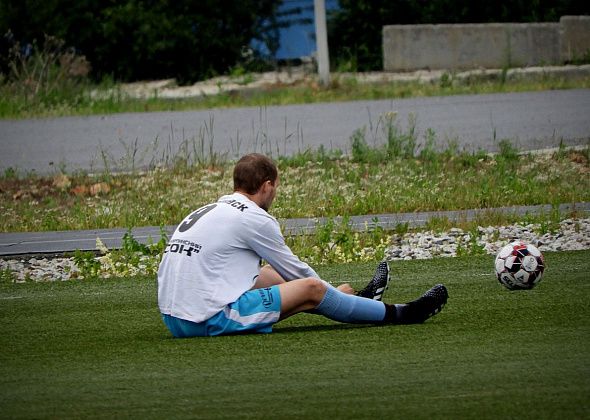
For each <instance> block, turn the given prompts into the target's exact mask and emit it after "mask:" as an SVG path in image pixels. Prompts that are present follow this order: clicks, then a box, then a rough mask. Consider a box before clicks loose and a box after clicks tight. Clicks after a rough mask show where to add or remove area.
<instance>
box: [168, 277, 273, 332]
mask: <svg viewBox="0 0 590 420" xmlns="http://www.w3.org/2000/svg"><path fill="white" fill-rule="evenodd" d="M280 316H281V294H280V292H279V287H278V286H272V287H267V288H264V289H254V290H248V291H247V292H246V293H244V294H243V295H242V296H240V297H239V298H238V300H236V301H235V302H233V303H230V304H229V305H227V306H226V307H225V308H223V309H222V310H221V311H219V312H218V313H217V314H215V315H213V316H212V317H211V318H209V319H208V320H206V321H203V322H192V321H187V320H185V319H180V318H176V317H174V316H171V315H165V314H162V319H163V320H164V324H166V327H168V329H169V330H170V332H171V333H172V335H173V336H174V337H176V338H185V337H208V336H215V335H228V334H239V333H270V332H272V326H273V324H275V323H276V322H278V321H279V317H280Z"/></svg>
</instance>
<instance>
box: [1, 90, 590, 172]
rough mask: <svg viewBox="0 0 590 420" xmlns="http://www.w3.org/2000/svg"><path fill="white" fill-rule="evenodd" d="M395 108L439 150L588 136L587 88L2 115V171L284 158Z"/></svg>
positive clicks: (344, 139)
mask: <svg viewBox="0 0 590 420" xmlns="http://www.w3.org/2000/svg"><path fill="white" fill-rule="evenodd" d="M390 111H394V112H397V121H398V122H399V124H400V127H401V128H402V129H403V130H406V129H407V127H408V121H409V118H410V115H413V116H415V118H416V130H417V134H418V138H419V140H420V141H422V142H423V141H424V136H425V133H426V130H427V129H432V130H434V133H435V136H436V141H437V144H438V145H439V146H440V147H444V146H445V145H446V144H448V142H449V141H453V142H457V144H458V145H459V146H460V147H462V148H468V149H470V150H473V149H485V150H489V151H495V150H497V147H498V142H499V140H501V139H510V140H511V141H512V142H513V143H514V144H515V145H516V146H517V147H519V148H520V149H523V150H534V149H540V148H546V147H556V146H558V145H559V143H560V141H563V142H564V143H565V144H567V145H585V144H587V143H588V139H590V90H589V89H576V90H563V91H544V92H532V93H506V94H489V95H465V96H449V97H433V98H413V99H396V100H379V101H354V102H341V103H326V104H310V105H289V106H272V107H266V108H260V107H250V108H238V109H214V110H206V111H187V112H155V113H137V114H117V115H105V116H92V117H65V118H48V119H32V120H0V171H4V170H5V169H7V168H16V169H18V170H20V171H33V170H34V171H36V172H37V173H51V172H53V171H55V170H56V168H62V167H63V168H65V169H66V170H76V169H84V170H90V171H100V170H102V169H103V168H104V165H105V163H106V164H108V165H109V166H110V167H111V169H115V170H117V169H119V170H125V169H130V168H131V166H132V165H135V167H141V166H145V165H148V164H150V163H155V162H158V161H160V162H165V161H166V160H168V161H170V160H171V159H172V158H173V157H174V156H177V155H178V156H183V155H185V152H183V150H182V146H181V145H182V144H183V142H184V143H186V144H187V145H188V150H190V151H191V153H194V151H195V150H196V153H197V154H198V155H201V154H202V152H201V150H204V153H205V154H207V153H208V151H209V148H210V147H211V148H212V150H214V151H215V152H217V153H227V154H228V155H229V156H230V157H236V156H238V155H241V154H243V153H246V152H251V151H259V152H264V153H270V154H272V155H273V156H277V155H278V154H281V155H284V154H292V153H294V152H297V151H304V150H305V149H307V148H312V149H315V148H317V147H319V146H320V145H323V146H324V147H326V148H327V149H331V148H332V149H335V148H338V149H341V150H344V151H349V150H350V137H351V135H352V134H353V133H354V131H355V130H357V129H362V128H363V127H365V129H366V136H365V137H366V139H367V141H368V142H369V143H372V142H373V141H374V139H375V138H379V136H381V134H380V133H381V129H382V125H381V124H380V123H379V120H380V116H382V115H384V114H385V113H387V112H390ZM381 138H383V137H382V136H381ZM201 145H202V146H203V149H202V148H201Z"/></svg>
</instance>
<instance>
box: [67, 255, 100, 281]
mask: <svg viewBox="0 0 590 420" xmlns="http://www.w3.org/2000/svg"><path fill="white" fill-rule="evenodd" d="M73 259H74V262H75V263H76V266H77V267H78V270H79V271H80V277H81V278H84V279H92V278H97V277H98V275H99V274H100V262H99V261H98V260H97V259H96V256H95V255H94V253H93V252H91V251H80V250H76V251H75V252H74V255H73Z"/></svg>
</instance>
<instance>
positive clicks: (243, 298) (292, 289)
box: [158, 153, 448, 337]
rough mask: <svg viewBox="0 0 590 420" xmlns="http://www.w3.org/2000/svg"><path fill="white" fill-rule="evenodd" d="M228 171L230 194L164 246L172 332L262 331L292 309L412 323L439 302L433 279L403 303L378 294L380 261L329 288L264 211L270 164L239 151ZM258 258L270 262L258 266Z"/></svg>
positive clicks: (165, 300) (442, 298)
mask: <svg viewBox="0 0 590 420" xmlns="http://www.w3.org/2000/svg"><path fill="white" fill-rule="evenodd" d="M233 178H234V192H233V194H230V195H226V196H223V197H221V198H220V199H219V200H218V201H217V202H215V203H211V204H209V205H206V206H204V207H201V208H199V209H198V210H196V211H194V212H193V213H191V214H190V215H188V216H187V217H186V218H185V219H184V220H183V221H182V222H181V223H180V224H179V225H178V227H177V228H176V230H175V232H174V234H173V235H172V237H171V239H170V241H169V243H168V245H167V247H166V250H165V252H164V256H163V258H162V261H161V263H160V267H159V270H158V306H159V309H160V312H161V314H162V319H163V321H164V323H165V325H166V326H167V327H168V329H169V330H170V332H171V333H172V335H173V336H174V337H195V336H215V335H226V334H235V333H245V332H257V333H269V332H271V331H272V326H273V325H274V324H275V323H277V322H278V321H280V320H282V319H285V318H287V317H289V316H292V315H295V314H297V313H299V312H313V313H315V314H320V315H323V316H325V317H327V318H330V319H332V320H336V321H339V322H346V323H363V324H375V325H385V324H415V323H422V322H424V321H425V320H426V319H428V318H430V317H431V316H433V315H435V314H436V313H438V312H439V311H440V310H441V309H442V308H443V306H444V305H445V303H446V302H447V297H448V294H447V290H446V288H445V287H444V286H443V285H440V284H439V285H436V286H434V287H433V288H432V289H430V290H429V291H427V292H426V293H425V294H424V295H422V296H421V297H420V298H418V299H416V300H414V301H412V302H409V303H407V304H387V303H384V302H382V301H381V297H382V295H383V292H384V290H385V288H386V287H387V282H388V281H389V269H388V266H387V263H386V262H381V263H380V264H379V266H378V267H377V270H376V272H375V276H374V277H373V279H372V280H371V282H369V284H368V285H367V287H366V288H365V289H364V290H362V291H361V292H359V293H358V294H354V291H353V289H352V288H351V287H350V286H349V285H348V284H345V285H341V286H339V287H338V288H335V287H333V286H332V285H330V284H329V283H327V282H326V281H324V280H322V279H320V276H319V275H318V274H317V273H316V272H315V271H314V270H313V269H312V268H311V267H310V266H309V265H308V264H306V263H304V262H302V261H301V260H300V259H299V258H297V257H296V256H295V255H294V254H293V252H292V251H291V249H289V247H288V246H287V245H286V244H285V240H284V238H283V236H282V234H281V231H280V227H279V224H278V222H277V221H276V219H275V218H274V217H272V216H271V215H270V214H268V210H269V208H270V206H271V204H272V202H273V200H274V198H275V195H276V192H277V188H278V186H279V175H278V170H277V167H276V165H275V164H274V162H273V161H272V160H271V159H270V158H268V157H266V156H264V155H261V154H256V153H253V154H249V155H246V156H244V157H242V158H241V159H240V160H239V161H238V162H237V164H236V166H235V168H234V172H233ZM262 260H264V261H266V262H267V263H268V265H266V266H264V267H262V268H261V261H262Z"/></svg>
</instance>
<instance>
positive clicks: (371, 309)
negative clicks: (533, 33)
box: [316, 283, 385, 324]
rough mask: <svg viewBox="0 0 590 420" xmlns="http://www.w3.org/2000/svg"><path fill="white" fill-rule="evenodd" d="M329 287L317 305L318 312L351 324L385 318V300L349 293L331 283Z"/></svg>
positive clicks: (377, 320)
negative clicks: (380, 300)
mask: <svg viewBox="0 0 590 420" xmlns="http://www.w3.org/2000/svg"><path fill="white" fill-rule="evenodd" d="M326 284H327V283H326ZM327 287H328V290H327V291H326V294H325V296H324V298H323V299H322V301H321V302H320V304H319V305H318V306H317V307H316V312H317V313H319V314H321V315H324V316H325V317H327V318H330V319H332V320H334V321H339V322H347V323H351V324H367V323H380V322H382V321H383V318H385V304H384V303H383V302H379V301H376V300H372V299H366V298H362V297H358V296H354V295H347V294H346V293H342V292H341V291H339V290H337V289H336V288H334V287H332V286H331V285H329V284H327Z"/></svg>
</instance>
